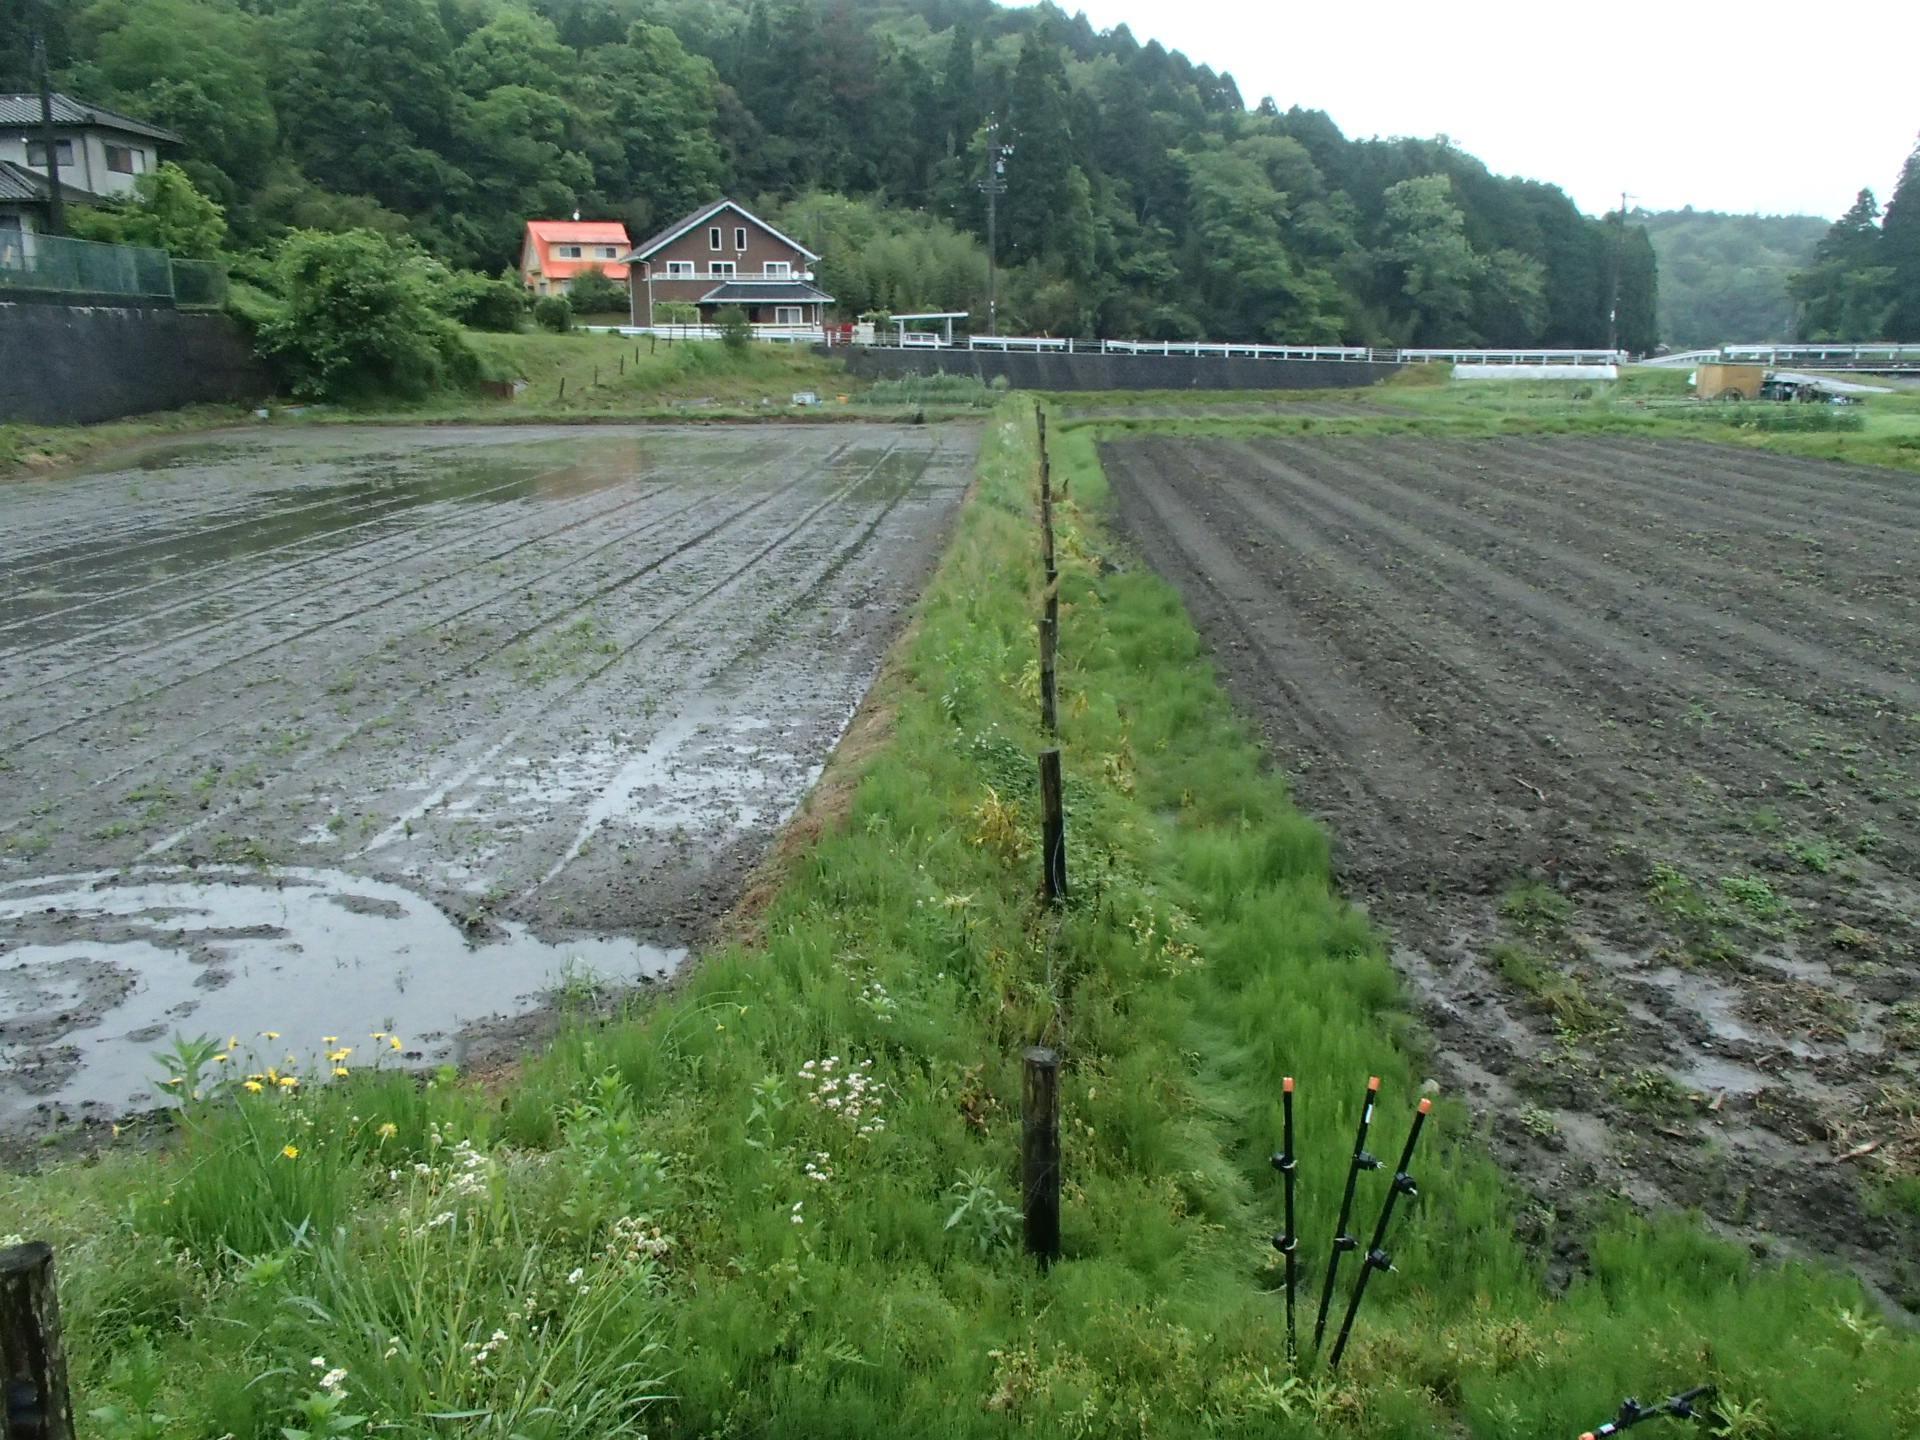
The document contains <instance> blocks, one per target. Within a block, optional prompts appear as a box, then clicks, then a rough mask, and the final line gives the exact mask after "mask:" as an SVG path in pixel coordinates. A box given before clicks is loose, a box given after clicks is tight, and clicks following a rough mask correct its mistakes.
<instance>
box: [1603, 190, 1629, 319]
mask: <svg viewBox="0 0 1920 1440" xmlns="http://www.w3.org/2000/svg"><path fill="white" fill-rule="evenodd" d="M1626 263H1627V192H1626V191H1624V190H1622V191H1621V192H1620V233H1619V234H1618V235H1616V236H1614V237H1613V302H1612V304H1610V305H1609V306H1608V307H1607V349H1609V350H1611V351H1614V352H1615V353H1618V352H1619V349H1620V272H1621V271H1622V270H1624V269H1625V268H1626Z"/></svg>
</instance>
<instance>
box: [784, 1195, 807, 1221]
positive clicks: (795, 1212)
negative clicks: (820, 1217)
mask: <svg viewBox="0 0 1920 1440" xmlns="http://www.w3.org/2000/svg"><path fill="white" fill-rule="evenodd" d="M806 1203H807V1202H806V1201H804V1200H796V1201H794V1202H793V1208H792V1209H791V1210H789V1211H788V1212H787V1218H788V1219H789V1220H791V1221H793V1223H794V1224H796V1225H804V1224H806V1223H807V1217H806V1215H805V1214H804V1213H802V1210H801V1207H802V1206H804V1205H805V1204H806Z"/></svg>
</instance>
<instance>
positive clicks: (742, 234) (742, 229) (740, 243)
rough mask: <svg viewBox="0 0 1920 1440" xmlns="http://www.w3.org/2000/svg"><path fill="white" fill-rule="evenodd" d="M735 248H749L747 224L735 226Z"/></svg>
mask: <svg viewBox="0 0 1920 1440" xmlns="http://www.w3.org/2000/svg"><path fill="white" fill-rule="evenodd" d="M733 248H734V249H736V250H744V249H746V248H747V227H746V226H744V225H736V226H734V227H733Z"/></svg>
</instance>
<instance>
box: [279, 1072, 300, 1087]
mask: <svg viewBox="0 0 1920 1440" xmlns="http://www.w3.org/2000/svg"><path fill="white" fill-rule="evenodd" d="M299 1083H300V1077H299V1076H297V1075H282V1076H281V1077H280V1080H279V1085H280V1088H281V1089H282V1090H291V1089H292V1088H293V1087H294V1086H296V1085H298V1084H299Z"/></svg>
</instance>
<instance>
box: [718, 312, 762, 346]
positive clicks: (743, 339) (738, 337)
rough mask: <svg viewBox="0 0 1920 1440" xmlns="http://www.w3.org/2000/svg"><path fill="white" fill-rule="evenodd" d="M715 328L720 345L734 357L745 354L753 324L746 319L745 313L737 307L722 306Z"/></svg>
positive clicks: (750, 338) (751, 335) (751, 336)
mask: <svg viewBox="0 0 1920 1440" xmlns="http://www.w3.org/2000/svg"><path fill="white" fill-rule="evenodd" d="M719 310H720V315H719V319H718V321H717V322H716V328H717V329H718V330H719V331H720V343H721V344H722V345H724V346H726V347H727V349H728V350H729V351H731V352H732V353H733V354H735V355H744V354H746V353H747V344H748V342H749V341H751V340H752V339H753V324H752V322H750V321H749V320H748V319H747V312H746V311H745V310H744V309H743V308H742V307H740V306H738V305H722V306H720V307H719Z"/></svg>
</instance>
